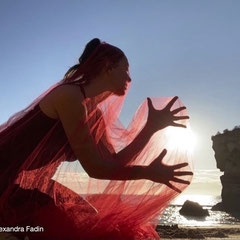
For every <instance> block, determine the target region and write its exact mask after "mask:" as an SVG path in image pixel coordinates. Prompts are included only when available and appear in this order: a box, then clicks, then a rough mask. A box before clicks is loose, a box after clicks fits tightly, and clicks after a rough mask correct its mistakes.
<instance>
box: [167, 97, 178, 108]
mask: <svg viewBox="0 0 240 240" xmlns="http://www.w3.org/2000/svg"><path fill="white" fill-rule="evenodd" d="M177 99H178V97H174V98H172V100H171V101H170V102H169V103H168V104H167V106H166V107H165V109H168V110H170V109H171V107H172V106H173V104H174V103H175V102H176V101H177Z"/></svg>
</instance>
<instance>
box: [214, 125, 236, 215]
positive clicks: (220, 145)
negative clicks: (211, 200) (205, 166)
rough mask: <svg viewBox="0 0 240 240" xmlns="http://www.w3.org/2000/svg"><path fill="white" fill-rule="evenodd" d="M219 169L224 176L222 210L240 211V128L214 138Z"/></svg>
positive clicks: (222, 179)
mask: <svg viewBox="0 0 240 240" xmlns="http://www.w3.org/2000/svg"><path fill="white" fill-rule="evenodd" d="M212 142H213V145H212V148H213V150H214V152H215V159H216V162H217V168H219V169H220V171H222V172H224V174H223V175H222V176H221V177H220V179H221V183H222V193H221V197H222V203H221V208H223V210H225V211H230V212H233V211H240V127H239V126H238V127H235V128H234V129H233V130H231V131H229V130H224V131H223V133H217V134H216V135H215V136H212Z"/></svg>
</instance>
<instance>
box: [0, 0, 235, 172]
mask: <svg viewBox="0 0 240 240" xmlns="http://www.w3.org/2000/svg"><path fill="white" fill-rule="evenodd" d="M239 11H240V1H239V0H211V1H210V0H181V1H179V0H145V1H143V0H131V1H129V0H121V1H112V0H101V1H97V0H95V1H89V0H85V1H84V0H51V1H48V0H41V1H31V0H21V1H19V0H1V1H0V32H1V37H0V53H1V58H0V72H1V78H0V83H1V84H0V86H1V94H0V109H1V114H0V124H1V123H3V122H5V121H6V120H7V119H8V118H9V117H10V116H11V115H12V114H14V113H15V112H17V111H20V110H21V109H23V108H25V107H26V106H27V105H28V104H30V103H31V102H32V101H33V100H34V99H35V98H36V97H37V96H39V95H40V94H41V93H42V92H43V91H45V90H46V89H48V88H49V87H50V86H51V85H53V84H54V83H56V82H58V81H60V80H61V79H62V77H63V75H64V74H65V72H66V71H67V70H68V69H69V67H71V66H72V65H74V64H76V63H77V60H78V58H79V56H80V55H81V53H82V51H83V49H84V47H85V45H86V43H87V42H88V41H90V40H91V39H92V38H95V37H98V38H100V39H101V40H102V41H106V42H108V43H110V44H112V45H115V46H118V47H119V48H121V49H122V50H123V51H124V52H125V54H126V56H127V57H128V60H129V63H130V73H131V78H132V84H131V89H130V90H129V92H128V96H127V98H126V104H125V106H124V108H123V112H122V114H121V120H122V122H123V123H124V124H125V125H126V124H127V123H128V122H129V121H130V120H131V118H132V116H133V114H134V112H135V111H136V109H137V107H138V106H139V105H140V104H141V103H142V101H143V100H144V99H145V98H146V97H166V96H179V98H180V99H181V100H182V102H183V103H184V105H185V106H186V107H187V110H188V113H189V116H190V123H191V127H192V130H193V132H194V133H195V135H196V137H197V143H196V146H195V151H194V155H193V158H194V165H195V168H196V169H216V161H215V159H214V152H213V150H212V141H211V136H212V135H215V134H216V133H217V132H218V131H220V132H222V131H223V130H224V129H226V128H228V129H232V128H233V127H234V126H236V125H240V111H239V103H240V94H239V88H240V81H239V77H240V67H239V64H240V48H239V42H240V32H239V30H238V29H239V22H240V15H239Z"/></svg>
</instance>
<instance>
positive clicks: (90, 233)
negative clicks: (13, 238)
mask: <svg viewBox="0 0 240 240" xmlns="http://www.w3.org/2000/svg"><path fill="white" fill-rule="evenodd" d="M117 100H118V99H117ZM120 100H121V99H120ZM121 101H122V100H121ZM168 101H169V98H166V99H160V100H159V102H158V99H155V103H156V107H158V108H159V109H161V108H162V106H164V105H165V104H166V102H168ZM107 103H109V105H107V107H106V105H104V104H102V105H100V106H99V107H100V108H101V111H102V113H103V114H105V115H104V116H106V117H105V119H104V120H105V122H106V126H108V128H107V130H108V131H109V133H111V131H112V135H111V134H109V139H110V142H111V143H113V145H114V147H115V149H121V148H123V147H124V146H126V145H127V144H128V143H129V142H131V141H132V139H134V137H135V136H136V135H137V133H138V132H139V131H140V130H141V128H142V126H143V125H144V124H145V122H144V121H145V119H146V118H145V116H146V113H147V108H146V101H145V102H144V103H143V104H142V106H141V107H140V108H139V109H138V111H137V113H136V114H135V116H134V118H133V121H132V123H133V124H132V125H131V124H130V125H129V126H130V128H129V129H123V130H122V125H118V127H117V128H116V127H115V126H116V125H114V124H112V125H111V123H115V122H114V121H115V119H117V118H118V114H119V112H120V110H119V111H117V108H116V106H117V107H118V109H120V107H121V106H122V105H121V104H119V105H118V104H117V103H118V102H116V98H115V96H113V97H112V98H110V100H109V102H107ZM111 104H113V105H112V106H113V107H111ZM92 113H93V114H92ZM93 120H94V121H93ZM89 122H93V123H96V124H93V126H94V127H93V128H92V129H93V130H92V132H94V133H96V136H97V137H96V138H95V141H96V143H97V144H98V146H99V151H100V152H101V154H104V152H105V151H104V149H101V147H102V146H103V145H104V144H105V147H106V146H107V144H108V143H107V142H106V141H105V140H104V138H103V136H104V132H105V125H104V124H103V121H102V118H101V117H99V118H97V117H96V115H94V112H93V111H92V112H91V114H90V113H89ZM109 126H110V127H112V128H110V127H109ZM0 130H1V126H0ZM113 133H114V134H113ZM159 134H160V133H159ZM117 135H118V136H119V138H117ZM161 136H163V137H164V138H163V140H161ZM2 139H4V140H2ZM159 139H160V140H161V141H160V142H159ZM1 140H2V141H1ZM166 140H167V138H166V137H165V135H164V132H163V133H162V134H161V135H157V134H155V135H154V136H153V138H152V139H151V141H150V142H149V144H148V145H147V146H146V148H145V149H144V151H142V152H140V153H138V154H137V155H136V156H139V157H136V158H135V160H133V162H132V164H136V165H138V164H139V165H147V164H149V163H150V162H151V161H152V160H153V159H155V158H156V157H157V156H158V155H159V153H160V152H161V150H162V149H163V148H165V145H164V144H165V142H166ZM118 143H119V146H118V145H117V144H118ZM160 144H162V145H160ZM118 147H119V148H118ZM147 149H149V152H150V153H151V154H147V153H148V151H147ZM101 150H103V151H101ZM173 154H175V156H176V158H173V157H172V156H174V155H172V156H171V155H170V154H169V158H166V161H169V163H170V164H174V163H179V162H182V161H185V160H187V157H186V155H185V156H184V157H182V155H181V156H179V157H177V154H178V153H177V151H176V152H173ZM0 159H1V164H0V183H1V185H0V213H1V214H0V226H22V227H23V228H24V229H25V232H15V233H14V234H15V235H17V236H18V237H19V236H20V237H24V236H26V235H27V236H29V237H30V240H32V239H35V240H40V239H41V240H50V239H51V240H55V239H56V240H77V239H81V240H82V239H83V240H93V239H94V240H100V239H104V240H132V239H158V238H159V236H158V234H157V233H156V231H155V227H156V225H157V223H158V216H159V214H160V213H161V212H162V210H163V209H164V208H165V207H166V206H167V204H168V203H169V202H170V201H171V200H172V199H173V198H174V197H175V196H177V193H176V192H174V191H173V190H171V189H169V188H167V187H166V186H165V185H163V184H159V183H153V182H150V181H147V180H137V181H114V180H98V179H93V178H90V177H89V176H87V177H86V178H85V180H84V179H83V180H82V182H81V179H79V180H80V182H79V185H78V188H79V191H80V192H81V191H82V192H84V194H85V196H86V197H82V196H83V195H79V194H77V193H76V192H74V191H73V190H71V189H70V188H68V187H66V186H64V185H62V184H61V183H60V182H61V181H57V180H58V179H60V178H57V179H56V180H53V179H52V176H53V175H54V173H55V172H56V171H57V169H58V167H59V165H60V163H61V162H64V161H68V162H73V161H75V160H77V158H76V156H75V155H74V153H73V151H72V149H71V147H70V144H69V142H68V139H67V137H66V134H65V132H64V129H63V126H62V124H61V121H60V120H58V119H52V118H49V117H48V116H46V115H45V114H44V113H43V112H42V111H41V109H40V108H39V105H38V104H37V105H36V106H35V107H34V108H33V109H31V110H29V111H28V112H27V114H25V115H24V116H23V117H22V118H20V119H19V120H18V121H16V122H15V123H14V124H12V125H10V126H9V127H7V128H6V129H5V130H3V131H0ZM129 164H131V163H129ZM116 174H117V173H116ZM66 176H68V175H66ZM71 178H72V177H71V176H68V180H71ZM178 186H179V188H181V189H184V187H185V186H181V184H178ZM96 193H97V194H96ZM26 226H32V227H36V226H39V227H42V228H43V229H44V231H37V232H29V231H28V232H27V231H26Z"/></svg>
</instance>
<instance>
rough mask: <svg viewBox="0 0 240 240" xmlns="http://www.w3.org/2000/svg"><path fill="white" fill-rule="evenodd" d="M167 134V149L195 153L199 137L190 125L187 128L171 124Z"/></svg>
mask: <svg viewBox="0 0 240 240" xmlns="http://www.w3.org/2000/svg"><path fill="white" fill-rule="evenodd" d="M166 136H167V140H168V141H167V149H171V150H173V149H175V150H179V151H181V152H189V153H193V151H194V148H195V145H196V140H197V139H196V135H195V134H194V132H193V131H192V130H191V127H190V125H187V128H181V127H171V126H170V127H168V128H167V129H166Z"/></svg>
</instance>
